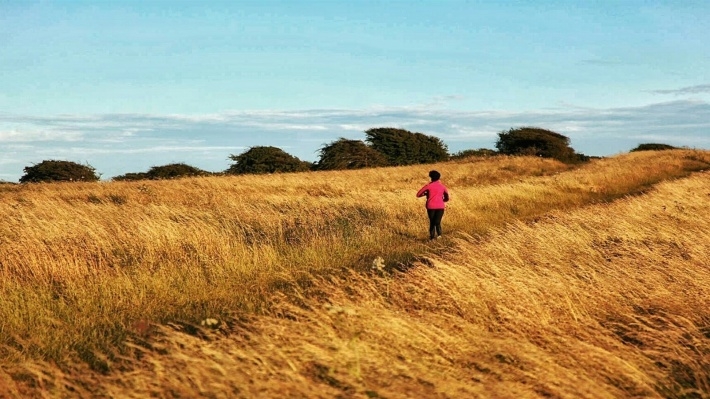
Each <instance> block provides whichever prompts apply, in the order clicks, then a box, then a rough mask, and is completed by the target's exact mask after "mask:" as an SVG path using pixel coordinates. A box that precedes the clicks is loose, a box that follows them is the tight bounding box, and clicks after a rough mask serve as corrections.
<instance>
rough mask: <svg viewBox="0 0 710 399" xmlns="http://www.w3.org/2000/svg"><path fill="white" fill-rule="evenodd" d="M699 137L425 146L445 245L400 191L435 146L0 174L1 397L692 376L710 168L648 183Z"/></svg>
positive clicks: (667, 381)
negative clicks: (194, 168) (185, 175)
mask: <svg viewBox="0 0 710 399" xmlns="http://www.w3.org/2000/svg"><path fill="white" fill-rule="evenodd" d="M708 160H710V155H709V154H708V153H705V152H699V151H670V152H666V153H663V154H658V153H653V154H648V153H645V154H644V153H635V154H627V155H623V156H619V157H615V158H612V159H605V160H600V161H596V162H594V163H592V164H590V165H587V166H584V167H582V168H580V169H574V170H565V169H566V168H565V167H564V166H563V165H560V164H555V163H552V162H549V161H543V160H536V159H507V158H503V159H498V160H492V161H485V162H476V163H446V164H440V165H436V168H438V169H439V170H441V171H442V174H443V175H444V179H445V181H446V183H447V184H448V185H449V186H450V187H451V188H452V192H453V201H452V203H451V204H452V205H451V208H450V209H449V211H448V212H447V215H446V217H445V228H447V229H448V230H447V232H449V233H450V234H449V236H450V237H449V238H448V239H446V240H444V242H443V243H437V244H435V245H430V244H428V243H426V242H425V241H424V240H423V238H424V237H425V232H424V231H423V229H424V228H425V226H424V222H423V220H422V218H423V216H422V215H421V213H422V211H421V208H420V207H421V206H422V204H421V203H417V202H416V199H414V198H412V197H413V195H412V191H413V190H416V189H417V188H419V186H420V185H421V184H422V183H423V182H422V181H421V176H425V175H426V171H427V170H428V168H429V167H430V166H426V167H409V168H385V169H375V170H370V171H358V172H339V173H315V174H314V173H310V174H299V175H291V176H290V175H275V176H271V177H269V178H268V179H264V178H263V177H261V178H258V177H240V178H206V179H192V180H184V181H179V182H152V183H150V184H148V183H145V184H136V183H120V184H119V183H111V184H78V185H71V186H70V185H46V186H45V185H43V186H31V187H27V186H22V187H17V188H15V187H11V188H10V189H7V190H5V189H4V190H3V191H2V193H1V194H0V195H1V196H2V208H0V210H1V211H2V212H3V213H4V214H3V218H4V220H7V221H8V222H7V223H6V224H5V225H4V227H3V231H2V237H4V240H3V241H2V245H0V255H1V257H0V259H4V261H3V262H2V268H1V273H2V286H1V289H2V294H3V295H2V296H1V297H0V302H1V303H0V305H2V306H0V312H2V315H0V316H2V320H1V321H0V323H1V324H0V328H1V329H2V331H3V335H2V342H0V353H2V357H3V361H2V363H0V367H1V368H0V381H2V382H4V383H5V384H4V386H5V387H6V388H5V389H6V392H7V393H5V395H7V396H8V397H12V396H13V395H20V394H22V395H35V396H42V395H43V394H46V395H48V396H57V397H62V396H66V397H72V396H82V395H83V396H90V395H103V396H115V397H131V396H133V397H142V396H150V395H153V396H158V397H191V396H196V395H200V396H204V397H259V396H261V397H274V396H281V397H289V396H290V397H304V396H305V397H335V396H337V395H341V396H342V397H387V398H396V397H478V396H480V397H487V396H491V395H492V393H493V394H496V395H498V396H500V397H546V396H547V397H635V396H636V397H638V396H646V397H664V396H665V397H682V395H686V397H702V396H703V395H707V393H708V392H709V390H708V375H710V370H709V369H708V346H707V344H708V337H707V335H708V332H707V325H708V321H710V314H708V313H707V311H706V309H707V308H708V306H707V305H708V304H707V303H706V302H707V298H710V296H708V292H707V291H708V286H710V278H709V276H708V270H707V264H708V262H707V260H708V259H707V255H706V254H707V253H708V251H707V250H708V249H709V248H707V246H708V243H710V241H709V240H708V238H710V237H707V235H708V231H710V230H709V229H708V227H710V226H707V225H706V224H707V223H705V222H704V220H703V218H699V217H697V215H704V214H707V211H708V209H707V208H708V207H710V196H708V195H709V194H710V183H709V182H708V179H707V175H706V174H704V173H703V174H698V175H696V176H694V177H691V178H686V179H683V180H679V181H669V182H663V183H661V184H659V185H658V187H657V188H651V185H653V184H655V183H657V182H659V181H662V180H666V179H672V178H676V177H681V176H685V175H687V174H688V173H689V172H690V171H692V170H699V169H701V168H705V167H707V161H708ZM447 176H449V178H448V179H447ZM629 193H634V194H642V193H643V194H642V195H637V196H634V197H624V196H625V195H627V194H629ZM622 197H623V198H622ZM613 199H619V200H618V201H616V202H612V203H608V202H609V201H610V200H613ZM590 204H591V205H590ZM587 205H588V206H587ZM379 257H381V258H382V262H380V261H379V259H378V258H379ZM417 259H419V260H417ZM373 261H374V263H373ZM373 264H374V265H375V266H376V267H375V268H374V270H368V269H372V267H373ZM381 265H384V268H383V269H381V268H380V267H379V266H381ZM405 266H406V272H398V271H396V270H404V269H405ZM208 318H214V319H215V320H219V322H218V323H219V324H218V325H217V326H216V328H215V329H214V331H212V330H210V329H208V328H204V329H202V328H199V327H193V326H192V325H191V324H190V323H194V324H196V325H199V324H200V321H201V320H202V321H205V320H207V319H208ZM207 324H210V323H207ZM0 385H2V384H0ZM2 393H3V392H2V391H0V397H2ZM693 395H695V396H693Z"/></svg>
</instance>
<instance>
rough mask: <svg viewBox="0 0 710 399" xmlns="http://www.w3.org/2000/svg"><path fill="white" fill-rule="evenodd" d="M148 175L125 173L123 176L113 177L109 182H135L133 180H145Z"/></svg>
mask: <svg viewBox="0 0 710 399" xmlns="http://www.w3.org/2000/svg"><path fill="white" fill-rule="evenodd" d="M147 179H148V174H147V173H145V172H139V173H126V174H125V175H119V176H115V177H113V178H112V179H111V180H115V181H135V180H147Z"/></svg>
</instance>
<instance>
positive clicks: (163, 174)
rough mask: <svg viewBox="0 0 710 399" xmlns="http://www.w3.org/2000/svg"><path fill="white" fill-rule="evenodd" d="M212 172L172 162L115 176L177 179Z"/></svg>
mask: <svg viewBox="0 0 710 399" xmlns="http://www.w3.org/2000/svg"><path fill="white" fill-rule="evenodd" d="M209 175H211V173H210V172H207V171H205V170H202V169H200V168H196V167H194V166H190V165H187V164H184V163H171V164H168V165H162V166H153V167H152V168H150V169H149V170H148V171H147V172H139V173H126V174H125V175H120V176H116V177H114V178H113V179H112V180H115V181H136V180H164V179H177V178H180V177H196V176H209Z"/></svg>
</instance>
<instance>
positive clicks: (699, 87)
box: [651, 84, 710, 96]
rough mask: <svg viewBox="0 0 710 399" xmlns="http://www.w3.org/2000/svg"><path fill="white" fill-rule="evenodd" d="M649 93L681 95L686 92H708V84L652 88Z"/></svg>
mask: <svg viewBox="0 0 710 399" xmlns="http://www.w3.org/2000/svg"><path fill="white" fill-rule="evenodd" d="M651 93H655V94H671V95H676V96H683V95H688V94H700V93H710V84H703V85H695V86H687V87H681V88H680V89H670V90H652V91H651Z"/></svg>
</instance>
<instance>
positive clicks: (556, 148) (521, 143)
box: [496, 127, 588, 163]
mask: <svg viewBox="0 0 710 399" xmlns="http://www.w3.org/2000/svg"><path fill="white" fill-rule="evenodd" d="M496 148H497V149H498V151H499V152H500V153H501V154H506V155H531V156H539V157H543V158H554V159H557V160H559V161H562V162H568V163H570V162H571V163H574V162H583V161H585V160H588V157H587V156H586V155H583V154H576V153H575V152H574V149H572V147H570V146H569V138H568V137H567V136H563V135H561V134H559V133H555V132H553V131H550V130H546V129H541V128H538V127H521V128H515V129H510V130H508V131H507V132H505V131H503V132H500V133H498V141H497V142H496Z"/></svg>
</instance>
